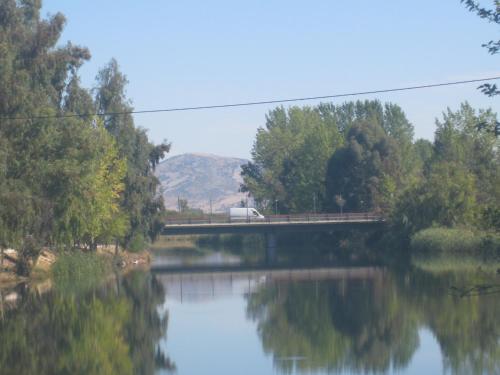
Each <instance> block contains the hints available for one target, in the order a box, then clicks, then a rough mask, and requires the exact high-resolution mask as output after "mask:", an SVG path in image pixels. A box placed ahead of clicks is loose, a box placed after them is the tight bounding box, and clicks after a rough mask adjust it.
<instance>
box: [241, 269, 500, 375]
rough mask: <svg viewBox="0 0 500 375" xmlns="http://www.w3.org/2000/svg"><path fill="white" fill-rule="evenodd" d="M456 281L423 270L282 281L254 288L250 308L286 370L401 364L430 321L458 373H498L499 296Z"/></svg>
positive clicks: (398, 366) (268, 346) (266, 347)
mask: <svg viewBox="0 0 500 375" xmlns="http://www.w3.org/2000/svg"><path fill="white" fill-rule="evenodd" d="M460 277H461V282H463V283H466V282H468V280H467V279H464V278H466V276H465V275H461V276H460ZM456 281H457V280H456V279H455V280H450V279H449V276H439V277H437V276H432V275H427V274H424V273H412V274H406V275H400V276H398V275H396V274H392V273H383V274H381V275H379V277H375V278H370V279H364V280H361V279H343V280H329V281H308V282H288V281H278V282H275V283H274V284H269V283H268V284H265V285H263V286H262V287H261V288H260V289H259V290H257V292H256V293H254V294H250V295H249V296H248V304H247V314H248V316H249V317H250V318H251V319H253V320H255V321H257V323H258V325H257V327H258V334H259V336H260V338H261V341H262V345H263V348H264V350H265V352H266V353H271V354H273V358H274V362H275V365H276V366H277V367H278V368H279V369H280V370H281V371H283V372H292V371H294V370H295V371H296V370H300V371H318V370H319V371H321V370H322V371H339V370H348V371H351V372H389V371H392V370H398V369H399V370H402V369H404V368H406V367H407V366H408V365H409V363H410V361H411V359H412V357H413V354H414V353H415V351H416V350H417V348H418V347H419V338H418V337H419V335H418V332H419V330H420V329H422V328H429V329H430V330H431V331H432V332H433V334H434V335H435V337H436V339H437V341H438V343H439V344H440V346H441V351H442V355H443V360H444V365H445V368H447V369H449V370H451V372H452V373H470V374H482V373H499V370H500V349H499V340H500V322H499V319H498V317H499V316H500V301H499V299H498V298H495V296H476V297H470V298H467V299H459V298H457V297H455V296H452V295H450V294H449V293H448V290H447V288H448V286H449V284H450V283H453V282H455V283H456ZM469 281H470V280H469Z"/></svg>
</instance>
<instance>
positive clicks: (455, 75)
mask: <svg viewBox="0 0 500 375" xmlns="http://www.w3.org/2000/svg"><path fill="white" fill-rule="evenodd" d="M483 3H484V4H485V5H487V6H491V4H492V3H493V1H484V2H483ZM57 11H61V12H62V13H64V14H65V15H66V17H67V19H68V23H67V26H66V29H65V32H64V34H63V39H62V41H61V42H62V43H65V42H66V41H67V40H71V41H72V42H73V43H76V44H80V45H84V46H86V47H88V48H89V49H90V51H91V53H92V60H91V61H90V62H89V63H87V64H85V66H84V67H83V68H82V70H81V76H82V80H83V83H84V85H85V86H87V87H92V86H93V84H94V77H95V75H96V73H97V71H98V69H99V68H100V67H102V66H103V65H105V64H106V63H107V62H108V61H109V60H110V59H111V58H112V57H114V58H116V59H117V60H118V62H119V64H120V66H121V69H122V71H123V72H124V73H125V74H126V75H127V77H128V79H129V81H130V84H129V86H128V96H129V97H130V98H131V99H132V101H133V105H134V107H135V109H137V110H143V109H158V108H168V107H182V106H198V105H207V104H221V103H232V102H243V101H256V100H266V99H276V98H290V97H301V96H318V95H330V94H336V93H344V92H353V91H365V90H372V89H381V88H391V87H400V86H406V85H418V84H428V83H434V82H445V81H452V80H461V79H471V78H479V77H484V76H493V75H500V74H499V73H500V64H499V59H500V55H497V56H491V55H488V53H487V51H486V50H485V49H484V48H481V44H482V43H484V42H487V41H489V40H490V39H498V31H499V30H498V26H496V25H494V24H488V23H487V22H485V21H484V20H481V19H479V18H478V17H476V16H475V15H474V14H472V13H469V12H468V11H467V10H466V9H465V8H464V6H463V5H462V4H461V3H460V1H459V0H439V1H436V0H419V1H409V0H384V1H373V0H349V1H347V0H344V1H339V0H324V1H319V0H309V1H294V0H286V1H285V0H253V1H235V0H231V1H229V0H211V1H206V0H205V1H202V0H200V1H194V0H183V1H168V0H144V1H137V0H121V1H119V2H118V1H111V0H99V1H98V0H86V1H83V0H79V1H77V0H72V1H61V0H45V1H44V9H43V14H44V15H47V14H49V13H50V14H54V13H55V12H57ZM476 86H477V84H472V85H465V86H461V87H448V88H436V89H429V90H423V91H415V92H404V93H392V94H384V95H377V96H364V97H360V98H359V99H375V98H377V99H379V100H381V101H391V102H394V103H397V104H399V105H400V106H401V107H402V108H403V109H404V110H405V112H406V114H407V116H408V118H409V119H410V121H411V122H412V123H413V124H414V126H415V133H416V136H417V137H423V138H428V139H432V137H433V132H434V119H435V118H436V117H439V116H440V115H441V113H442V111H443V110H445V109H446V107H451V108H452V109H456V108H457V107H458V106H459V104H460V102H462V101H465V100H468V101H469V102H470V103H471V104H472V105H473V106H475V107H492V108H493V109H494V110H495V111H499V110H500V99H499V98H498V97H497V98H495V99H491V98H488V97H486V96H484V95H482V94H481V93H480V92H478V91H477V90H476ZM342 101H343V100H338V101H335V102H336V103H341V102H342ZM304 104H306V103H299V105H304ZM307 104H311V105H313V104H317V102H314V101H313V102H308V103H307ZM271 108H273V106H258V107H251V108H234V109H217V110H207V111H195V112H180V113H160V114H148V115H137V116H136V117H135V119H136V124H137V125H139V126H142V127H144V128H147V129H148V130H149V135H150V137H151V138H152V140H153V141H154V142H160V141H161V140H163V139H167V140H169V141H171V142H172V144H173V149H172V154H173V155H175V154H180V153H184V152H205V153H214V154H219V155H226V156H238V157H244V158H249V157H250V150H251V147H252V144H253V141H254V137H255V132H256V130H257V128H258V127H259V126H263V125H264V123H265V114H266V113H267V112H268V111H269V109H271Z"/></svg>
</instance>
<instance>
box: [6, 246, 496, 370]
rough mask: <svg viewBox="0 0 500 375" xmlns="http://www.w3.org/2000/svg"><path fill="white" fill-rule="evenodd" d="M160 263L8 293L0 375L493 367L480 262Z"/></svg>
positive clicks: (487, 283) (487, 277) (486, 286)
mask: <svg viewBox="0 0 500 375" xmlns="http://www.w3.org/2000/svg"><path fill="white" fill-rule="evenodd" d="M303 250H304V251H305V250H307V249H303ZM179 253H180V254H179ZM154 262H155V263H154V266H156V270H155V271H135V272H132V273H130V274H128V275H127V276H124V277H122V276H119V275H116V276H115V277H114V278H113V279H112V280H111V281H110V282H109V283H107V284H106V285H103V286H102V287H100V288H98V289H97V290H91V291H85V292H83V291H78V292H76V291H75V292H74V293H72V292H71V291H68V290H64V291H58V289H57V288H55V289H53V290H51V291H49V292H45V293H36V292H34V291H33V290H28V289H27V288H24V287H22V286H20V287H18V288H17V289H15V290H12V291H10V292H8V293H5V292H4V293H3V298H2V308H1V314H2V315H1V320H0V373H1V374H16V375H19V374H171V373H177V374H366V373H380V374H441V373H449V374H499V373H500V346H499V345H500V344H499V343H500V318H499V317H500V298H499V297H500V294H499V293H498V292H500V290H499V288H496V289H495V285H498V283H500V279H499V277H498V276H496V275H492V274H487V273H485V272H482V271H481V270H474V271H472V272H450V271H448V272H430V271H425V270H422V269H419V268H416V267H405V268H402V269H395V268H394V267H386V266H384V265H382V264H373V263H372V264H363V263H360V262H357V263H355V264H341V265H335V264H329V263H328V262H325V261H322V262H318V263H316V264H315V263H314V262H312V261H310V262H303V261H295V262H290V263H289V264H288V263H287V262H280V263H278V264H276V265H268V264H265V263H259V262H251V263H248V262H247V261H246V260H245V257H244V256H242V255H241V254H235V253H232V254H231V253H228V252H213V251H207V250H206V249H205V250H204V251H203V252H201V253H199V254H198V253H197V254H192V255H190V256H183V255H182V252H177V253H176V254H174V255H168V254H165V253H161V254H160V255H158V256H157V257H156V258H155V261H154ZM478 285H479V286H482V288H481V287H477V286H478ZM9 296H16V298H13V297H9Z"/></svg>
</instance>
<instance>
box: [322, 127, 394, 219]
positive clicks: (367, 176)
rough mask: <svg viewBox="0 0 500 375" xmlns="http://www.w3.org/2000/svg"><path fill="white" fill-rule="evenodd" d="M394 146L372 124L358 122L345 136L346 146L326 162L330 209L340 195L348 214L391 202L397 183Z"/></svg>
mask: <svg viewBox="0 0 500 375" xmlns="http://www.w3.org/2000/svg"><path fill="white" fill-rule="evenodd" d="M398 163H399V160H398V154H397V146H396V143H395V141H394V140H393V139H391V138H390V137H389V136H388V135H387V134H386V133H385V132H384V130H383V129H382V127H380V126H379V125H378V124H377V123H375V122H370V121H360V122H359V123H356V124H354V125H353V126H352V127H351V128H350V130H349V132H348V134H347V141H346V145H345V146H344V147H343V148H340V149H338V150H337V151H336V152H335V153H334V154H333V156H332V158H331V159H330V162H329V165H328V175H327V176H328V177H327V195H328V197H330V207H332V208H333V207H334V205H335V202H334V197H335V196H336V195H342V196H343V197H344V199H345V200H346V203H345V208H346V210H348V211H379V210H382V209H386V207H388V206H389V205H390V204H391V201H392V200H393V199H395V189H396V186H397V185H396V184H397V182H398V179H399V176H398V175H397V173H398V172H399V168H398Z"/></svg>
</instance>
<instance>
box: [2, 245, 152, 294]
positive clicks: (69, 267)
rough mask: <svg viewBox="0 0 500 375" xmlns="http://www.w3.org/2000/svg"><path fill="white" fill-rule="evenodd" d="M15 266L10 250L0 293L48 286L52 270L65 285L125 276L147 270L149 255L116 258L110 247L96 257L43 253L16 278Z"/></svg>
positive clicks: (125, 254) (14, 255)
mask: <svg viewBox="0 0 500 375" xmlns="http://www.w3.org/2000/svg"><path fill="white" fill-rule="evenodd" d="M58 261H59V264H58ZM16 262H17V252H16V251H15V250H12V249H8V250H6V251H5V253H4V259H3V263H2V266H1V267H0V290H4V289H12V288H14V287H15V286H17V285H19V284H28V285H30V286H34V287H36V286H37V285H41V284H43V285H47V284H51V283H52V281H53V279H54V276H55V275H54V269H55V268H56V269H57V268H58V277H59V278H60V279H64V280H65V282H70V280H72V279H74V278H80V279H81V278H84V277H87V276H88V277H90V278H93V279H95V278H96V276H99V277H98V278H100V277H101V276H103V277H105V276H107V275H109V274H110V273H112V272H114V271H115V270H116V271H119V272H120V273H127V272H129V271H130V270H133V269H137V268H144V269H147V268H148V267H149V265H150V263H151V255H150V253H149V251H147V250H144V251H141V252H129V251H123V250H122V251H120V252H119V253H118V254H117V255H116V254H115V248H114V247H111V246H108V247H104V246H100V247H99V248H98V249H97V251H96V252H95V253H90V252H85V251H83V250H82V251H80V250H75V251H73V252H67V253H61V254H57V253H55V252H52V251H50V250H43V251H42V252H41V253H40V256H39V257H38V259H37V261H36V263H35V264H34V265H33V268H32V270H31V274H30V276H28V277H26V276H19V275H17V274H16ZM56 264H58V265H57V266H56ZM44 289H46V288H45V287H44Z"/></svg>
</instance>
